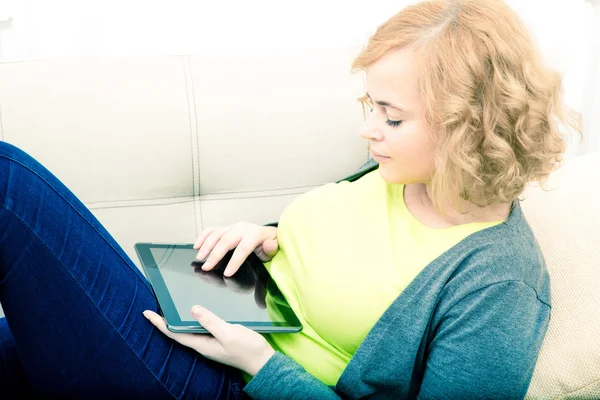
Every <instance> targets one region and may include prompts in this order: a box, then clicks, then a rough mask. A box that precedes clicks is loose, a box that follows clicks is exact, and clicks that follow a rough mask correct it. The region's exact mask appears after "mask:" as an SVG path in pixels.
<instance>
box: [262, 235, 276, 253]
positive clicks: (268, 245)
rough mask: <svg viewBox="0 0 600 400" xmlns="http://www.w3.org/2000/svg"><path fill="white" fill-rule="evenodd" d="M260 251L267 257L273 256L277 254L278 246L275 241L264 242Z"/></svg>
mask: <svg viewBox="0 0 600 400" xmlns="http://www.w3.org/2000/svg"><path fill="white" fill-rule="evenodd" d="M262 249H263V251H264V252H265V254H266V255H268V256H273V255H275V253H277V250H279V244H278V243H277V239H267V240H265V241H264V243H263V246H262Z"/></svg>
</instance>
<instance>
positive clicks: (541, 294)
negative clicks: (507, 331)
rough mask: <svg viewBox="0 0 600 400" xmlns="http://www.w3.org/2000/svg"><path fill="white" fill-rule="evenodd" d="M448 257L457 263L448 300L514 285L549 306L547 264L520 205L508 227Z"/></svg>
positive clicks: (482, 234)
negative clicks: (522, 287) (533, 294)
mask: <svg viewBox="0 0 600 400" xmlns="http://www.w3.org/2000/svg"><path fill="white" fill-rule="evenodd" d="M447 256H449V257H453V258H454V259H455V260H457V263H456V266H455V269H454V271H453V273H452V275H451V276H450V277H449V279H448V280H447V282H446V284H445V287H444V290H445V293H444V294H445V295H447V296H449V297H456V298H459V297H463V296H468V295H469V294H470V293H474V292H477V291H481V290H482V289H483V288H486V287H491V286H493V285H495V284H500V283H503V284H507V283H511V282H512V284H514V285H519V286H522V285H524V286H527V287H529V288H530V289H531V290H532V291H533V292H535V295H536V297H537V299H538V300H539V301H540V302H542V303H545V304H547V305H550V277H549V275H548V271H547V268H546V263H545V261H544V257H543V255H542V252H541V250H540V247H539V245H538V243H537V241H536V239H535V236H534V235H533V232H532V230H531V228H530V227H529V225H528V224H527V221H526V220H525V218H524V217H523V215H522V211H521V208H520V206H519V204H518V203H516V205H515V207H513V210H512V212H511V215H510V217H509V219H508V220H507V221H506V222H505V223H502V224H500V225H497V226H494V227H491V228H488V229H484V230H482V231H479V232H477V233H475V234H473V235H471V236H469V237H467V238H465V239H464V240H463V241H462V242H461V243H459V244H458V245H457V246H455V247H454V248H453V249H451V250H450V251H449V254H447Z"/></svg>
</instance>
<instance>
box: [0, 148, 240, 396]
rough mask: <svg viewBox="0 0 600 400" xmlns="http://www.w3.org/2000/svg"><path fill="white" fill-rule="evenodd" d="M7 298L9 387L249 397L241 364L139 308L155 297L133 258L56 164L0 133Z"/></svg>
mask: <svg viewBox="0 0 600 400" xmlns="http://www.w3.org/2000/svg"><path fill="white" fill-rule="evenodd" d="M90 184H93V182H90ZM0 303H2V307H3V308H4V312H5V315H6V318H2V319H0V398H2V399H10V398H31V397H40V398H61V399H67V398H84V399H91V398H102V399H106V398H129V399H138V398H143V399H172V398H174V399H184V398H186V399H187V398H194V399H242V398H247V396H246V395H245V394H244V393H243V391H242V388H243V386H244V382H243V380H242V379H241V374H240V373H239V371H238V370H236V369H234V368H230V367H227V366H225V365H222V364H219V363H216V362H213V361H210V360H208V359H206V358H204V357H203V356H201V355H199V354H198V353H196V352H195V351H193V350H191V349H189V348H186V347H184V346H181V345H179V344H178V343H176V342H174V341H172V340H170V339H169V338H167V337H166V336H164V335H163V334H162V333H161V332H160V331H158V330H157V329H156V328H154V327H153V326H152V325H151V324H150V323H149V322H148V321H147V320H146V319H145V318H144V317H143V315H142V311H144V310H145V309H150V310H155V311H156V309H157V304H156V300H155V298H154V295H153V293H152V290H151V288H150V286H149V284H148V282H147V281H146V279H145V278H144V276H143V275H142V274H141V273H140V271H139V270H138V269H137V267H136V266H135V265H134V264H133V262H132V261H131V260H130V259H129V258H128V257H127V255H126V254H125V253H124V252H123V250H122V249H121V248H120V247H119V245H118V244H117V243H116V242H115V240H114V239H113V238H112V237H111V236H110V234H109V233H108V232H107V231H106V229H105V228H104V227H103V226H102V225H101V224H100V223H99V222H98V221H97V220H96V218H95V217H94V216H93V215H92V213H91V212H90V211H89V210H88V209H87V208H86V207H85V206H84V205H83V203H81V201H79V200H78V199H77V197H76V196H75V195H74V194H73V193H71V192H70V191H69V190H68V189H67V188H66V187H65V186H64V185H63V184H62V183H61V182H60V181H59V180H58V179H57V178H56V177H55V176H54V175H52V174H51V173H50V172H49V171H48V170H47V169H46V168H44V167H43V166H42V165H41V164H40V163H38V162H37V161H36V160H34V159H33V158H32V157H30V156H29V155H27V154H25V153H24V152H23V151H21V150H19V149H18V148H16V147H14V146H12V145H10V144H7V143H5V142H1V141H0Z"/></svg>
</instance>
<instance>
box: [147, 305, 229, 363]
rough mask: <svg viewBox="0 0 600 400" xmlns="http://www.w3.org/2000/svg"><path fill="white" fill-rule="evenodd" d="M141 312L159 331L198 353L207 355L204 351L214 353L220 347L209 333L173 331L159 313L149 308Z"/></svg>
mask: <svg viewBox="0 0 600 400" xmlns="http://www.w3.org/2000/svg"><path fill="white" fill-rule="evenodd" d="M143 314H144V317H146V318H147V319H148V321H150V323H151V324H152V325H154V326H155V327H157V328H158V330H159V331H161V332H162V333H164V334H165V336H167V337H169V338H170V339H173V340H175V341H176V342H179V343H181V344H182V345H184V346H187V347H190V348H192V349H194V350H196V351H198V352H199V353H202V354H204V355H207V356H208V354H205V353H209V354H210V355H214V354H217V352H218V350H219V349H218V348H221V349H222V346H221V344H220V343H219V342H218V341H217V340H216V339H215V338H214V337H212V336H210V335H198V334H193V333H174V332H171V331H170V330H169V329H168V328H167V325H166V324H165V321H164V319H163V318H162V317H161V316H160V315H158V314H156V313H155V312H153V311H150V310H146V311H144V313H143Z"/></svg>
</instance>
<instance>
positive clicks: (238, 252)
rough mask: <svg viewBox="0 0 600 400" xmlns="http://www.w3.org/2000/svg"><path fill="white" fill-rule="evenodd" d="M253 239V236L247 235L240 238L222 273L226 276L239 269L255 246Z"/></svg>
mask: <svg viewBox="0 0 600 400" xmlns="http://www.w3.org/2000/svg"><path fill="white" fill-rule="evenodd" d="M253 239H254V238H250V237H248V236H246V237H244V238H242V240H241V241H240V242H239V243H238V244H237V246H236V248H235V250H234V251H233V254H232V255H231V260H229V263H227V267H226V268H225V271H224V272H223V275H225V276H227V277H229V276H232V275H233V274H235V273H236V272H237V271H238V270H239V269H240V267H241V266H242V264H243V263H244V261H246V258H248V256H249V255H250V253H252V252H253V251H254V249H255V248H256V241H255V240H253Z"/></svg>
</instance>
